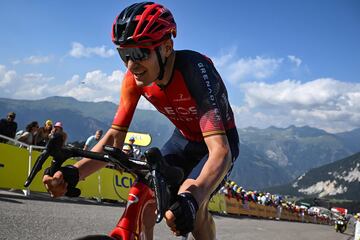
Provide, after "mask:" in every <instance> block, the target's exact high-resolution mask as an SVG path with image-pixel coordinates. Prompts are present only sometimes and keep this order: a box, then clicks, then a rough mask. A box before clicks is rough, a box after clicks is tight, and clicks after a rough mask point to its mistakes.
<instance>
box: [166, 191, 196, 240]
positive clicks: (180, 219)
mask: <svg viewBox="0 0 360 240" xmlns="http://www.w3.org/2000/svg"><path fill="white" fill-rule="evenodd" d="M198 209H199V206H198V203H197V201H196V199H195V198H194V196H193V195H191V194H190V193H180V194H179V195H177V199H176V202H175V203H174V204H173V205H172V206H171V207H170V211H172V213H173V214H174V216H175V225H176V230H178V231H179V232H180V235H185V234H187V233H189V232H191V231H192V230H193V229H194V225H195V219H196V213H197V211H198Z"/></svg>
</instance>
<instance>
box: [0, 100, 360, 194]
mask: <svg viewBox="0 0 360 240" xmlns="http://www.w3.org/2000/svg"><path fill="white" fill-rule="evenodd" d="M116 108H117V105H116V104H114V103H111V102H96V103H95V102H84V101H78V100H76V99H74V98H71V97H49V98H45V99H40V100H16V99H6V98H0V116H4V117H5V116H6V114H7V112H10V111H14V112H16V114H17V116H16V121H17V122H18V129H24V128H25V126H26V124H27V123H29V122H31V121H34V120H36V121H38V122H39V124H40V125H42V123H44V122H45V121H46V120H47V119H51V120H53V122H56V121H61V122H62V123H63V125H64V130H65V131H66V132H67V133H68V136H69V142H74V141H85V140H86V139H87V138H88V137H89V136H90V135H93V134H94V133H95V131H96V130H97V129H103V130H107V129H108V128H109V127H110V125H111V122H112V119H113V116H114V113H115V111H116ZM173 129H174V127H173V125H172V124H171V122H170V121H169V120H168V119H167V118H166V117H164V116H163V115H162V114H160V113H158V112H157V111H152V110H141V109H137V110H136V112H135V115H134V118H133V121H132V123H131V126H130V131H134V132H146V133H149V134H150V135H151V137H152V143H151V146H160V147H161V146H162V145H163V144H164V143H165V142H166V140H167V139H168V138H169V137H170V135H171V133H172V131H173ZM238 133H239V137H240V155H239V157H238V159H237V160H236V162H235V165H234V168H233V171H232V174H231V176H230V178H231V179H232V180H235V181H236V182H237V183H238V184H240V185H241V186H243V187H245V188H246V189H260V188H266V187H271V186H275V185H282V184H286V183H289V182H290V181H292V180H295V179H296V178H297V177H299V176H300V175H302V174H304V173H305V172H306V171H308V170H310V169H312V168H316V167H319V166H322V165H325V164H328V163H332V162H334V161H336V160H339V159H343V158H345V157H348V156H350V155H352V154H355V153H356V152H359V151H360V145H359V144H358V143H359V142H360V128H359V129H355V130H353V131H350V132H343V133H337V134H332V133H328V132H326V131H324V130H321V129H316V128H312V127H309V126H303V127H296V126H289V127H287V128H277V127H269V128H266V129H258V128H254V127H248V128H243V129H238Z"/></svg>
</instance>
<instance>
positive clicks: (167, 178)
mask: <svg viewBox="0 0 360 240" xmlns="http://www.w3.org/2000/svg"><path fill="white" fill-rule="evenodd" d="M61 144H62V142H61V135H59V134H54V136H53V137H52V138H51V139H50V140H49V142H48V144H47V145H46V148H45V150H44V151H43V152H42V153H41V154H40V156H39V157H38V158H37V160H36V162H35V164H34V167H33V168H32V169H31V172H30V174H29V176H28V177H27V179H26V182H25V184H24V186H25V187H28V186H29V185H30V184H31V182H32V181H33V179H34V178H35V176H36V175H37V173H38V172H39V171H40V170H41V169H42V165H43V164H44V162H45V161H46V159H47V158H48V157H49V156H52V157H53V160H52V162H51V166H50V169H49V175H50V176H53V175H54V174H55V172H57V171H58V170H59V169H60V168H61V166H62V164H63V163H64V162H65V161H66V160H67V159H69V158H72V157H85V158H90V159H94V160H98V161H102V162H107V163H112V164H114V165H115V166H116V167H118V168H121V169H125V170H127V171H129V172H132V173H135V174H136V175H138V176H139V175H140V177H142V180H143V181H144V180H146V179H147V180H148V181H144V183H145V184H147V185H148V186H149V187H150V188H152V189H153V190H154V193H155V199H156V206H157V219H156V222H157V223H159V222H160V221H161V220H162V218H163V216H164V214H165V211H166V210H167V209H168V207H169V206H168V205H169V202H170V194H169V189H168V184H167V183H169V184H171V185H172V184H174V185H178V184H180V183H181V181H182V179H183V176H184V174H183V171H182V170H181V169H180V168H177V167H172V166H169V165H168V164H167V163H166V161H164V158H163V157H162V155H161V152H160V150H159V149H158V148H150V149H148V150H146V151H145V153H144V155H145V159H146V161H141V160H137V159H133V158H130V157H128V156H127V155H126V154H125V153H124V152H123V151H122V150H121V149H118V148H115V147H113V146H109V145H105V146H104V147H103V150H104V152H103V153H98V152H91V151H87V150H82V149H79V148H76V147H68V146H67V147H62V145H61ZM144 170H146V171H145V172H144ZM148 173H150V174H148ZM80 194H81V191H80V189H77V188H75V186H70V185H68V189H67V193H66V196H68V197H78V196H79V195H80Z"/></svg>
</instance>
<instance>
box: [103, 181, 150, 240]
mask: <svg viewBox="0 0 360 240" xmlns="http://www.w3.org/2000/svg"><path fill="white" fill-rule="evenodd" d="M149 205H153V208H154V206H155V200H154V192H153V191H152V190H151V189H150V188H149V187H148V186H146V185H145V184H144V183H141V182H135V183H134V184H133V185H132V187H131V188H130V191H129V195H128V201H127V205H126V208H125V211H124V213H123V215H122V216H121V218H120V220H119V222H118V224H117V225H116V227H115V228H114V229H113V230H112V231H111V232H110V234H109V235H110V236H111V237H113V238H115V239H122V240H141V239H145V232H144V224H143V221H144V210H145V209H146V207H148V206H149ZM154 217H155V215H154Z"/></svg>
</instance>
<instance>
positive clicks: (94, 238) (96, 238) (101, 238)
mask: <svg viewBox="0 0 360 240" xmlns="http://www.w3.org/2000/svg"><path fill="white" fill-rule="evenodd" d="M74 240H121V239H115V238H112V237H109V236H107V235H88V236H85V237H80V238H76V239H74Z"/></svg>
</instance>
